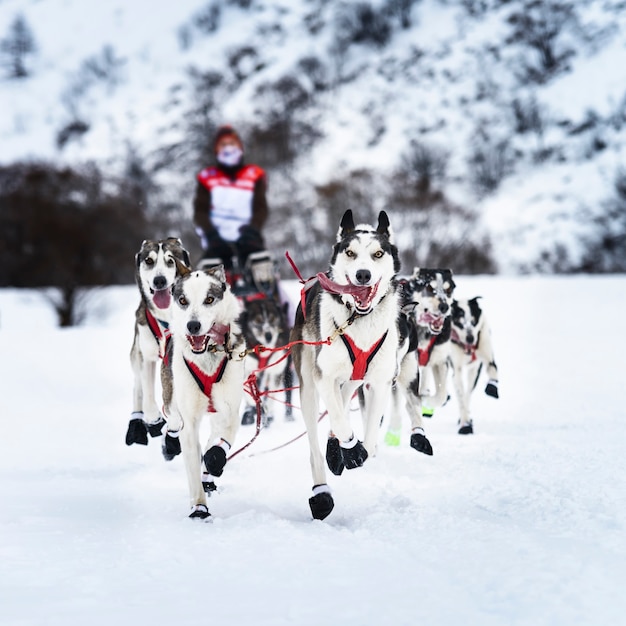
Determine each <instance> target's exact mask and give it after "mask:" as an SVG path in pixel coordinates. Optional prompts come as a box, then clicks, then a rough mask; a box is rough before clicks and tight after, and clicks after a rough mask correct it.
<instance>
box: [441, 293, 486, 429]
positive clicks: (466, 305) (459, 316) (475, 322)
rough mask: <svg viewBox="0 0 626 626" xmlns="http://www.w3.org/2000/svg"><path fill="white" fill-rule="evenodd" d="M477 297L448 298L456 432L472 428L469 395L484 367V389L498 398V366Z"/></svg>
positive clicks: (484, 316) (483, 313)
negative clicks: (449, 302)
mask: <svg viewBox="0 0 626 626" xmlns="http://www.w3.org/2000/svg"><path fill="white" fill-rule="evenodd" d="M479 297H480V296H478V297H476V298H471V299H470V300H467V299H463V300H461V299H459V300H454V301H453V302H452V331H451V333H452V338H451V348H450V362H451V364H452V369H453V372H454V388H455V390H456V395H457V399H458V402H459V411H460V414H461V415H460V417H459V426H460V427H459V434H461V435H469V434H471V433H473V432H474V425H473V422H472V419H471V417H470V407H469V405H470V396H471V394H472V391H474V389H475V388H476V385H477V383H478V377H479V376H480V372H481V370H482V368H483V365H485V366H486V367H487V378H488V381H487V386H486V387H485V393H486V394H487V395H488V396H491V397H493V398H498V367H497V366H496V361H495V357H494V355H493V347H492V344H491V329H490V328H489V323H488V321H487V317H486V315H485V312H484V311H483V309H482V308H481V306H480V304H479V302H478V300H479Z"/></svg>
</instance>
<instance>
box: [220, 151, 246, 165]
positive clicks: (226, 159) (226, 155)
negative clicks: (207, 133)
mask: <svg viewBox="0 0 626 626" xmlns="http://www.w3.org/2000/svg"><path fill="white" fill-rule="evenodd" d="M242 155H243V151H242V150H241V148H238V147H237V146H224V147H223V148H222V149H221V150H220V151H219V152H218V153H217V160H218V161H219V162H220V163H222V164H223V165H231V166H232V165H237V164H238V163H239V161H240V160H241V157H242Z"/></svg>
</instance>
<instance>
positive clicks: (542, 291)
mask: <svg viewBox="0 0 626 626" xmlns="http://www.w3.org/2000/svg"><path fill="white" fill-rule="evenodd" d="M456 282H457V285H458V287H457V295H458V296H460V297H462V296H473V295H478V294H480V295H482V296H483V305H484V307H485V309H486V310H487V311H488V313H489V316H490V320H491V325H492V331H493V339H494V348H495V351H496V359H497V361H498V366H499V369H500V374H501V385H500V392H501V398H500V399H499V400H494V399H493V398H489V397H487V396H486V395H485V394H483V393H482V388H483V387H484V383H485V381H482V383H479V388H478V390H477V392H476V393H475V395H474V397H473V404H472V407H473V414H474V424H475V430H476V434H475V435H473V436H468V437H461V436H459V435H457V434H456V412H455V406H456V405H455V402H454V401H451V402H450V403H449V405H448V406H446V407H444V408H443V409H441V410H440V411H438V412H437V413H436V415H435V417H434V418H433V419H432V420H430V421H428V422H427V424H426V428H427V434H428V436H429V438H430V440H431V442H432V444H433V447H434V456H433V457H426V456H424V455H420V454H418V453H417V452H415V451H414V450H412V449H410V448H409V447H408V433H407V432H405V433H404V435H403V441H402V443H401V446H400V447H399V448H388V447H386V446H385V445H384V444H383V443H382V436H381V441H380V446H379V451H378V455H377V457H375V458H372V459H369V460H368V461H367V462H366V464H365V466H364V467H363V468H362V469H358V470H353V471H349V472H344V475H342V476H341V477H334V476H329V483H330V485H331V487H332V489H333V493H334V497H335V502H336V506H335V510H334V511H333V513H332V514H331V515H330V517H329V518H327V519H326V520H325V521H323V522H319V521H313V520H311V517H310V511H309V509H308V503H307V499H308V497H309V495H310V488H311V477H310V471H309V461H308V446H307V443H306V439H305V438H302V439H300V440H298V441H297V442H296V443H294V444H292V445H289V446H287V447H285V448H282V449H280V450H277V451H274V452H271V453H267V454H259V453H260V452H263V451H266V450H268V449H270V448H272V447H274V446H276V445H277V444H280V443H282V442H285V441H287V440H289V439H291V438H292V437H293V436H295V435H297V434H299V433H300V432H302V430H303V426H302V423H301V420H300V418H299V417H298V419H297V421H296V422H295V423H286V422H283V421H282V419H278V420H277V421H276V422H275V423H274V424H273V425H272V426H271V428H269V429H267V430H263V431H262V432H261V434H260V435H259V437H258V439H257V440H256V441H255V442H254V443H253V444H252V445H251V446H250V447H249V448H248V449H247V450H246V451H244V452H242V453H241V454H240V455H239V456H238V457H236V458H235V459H233V460H232V461H231V462H230V463H229V464H228V465H227V467H226V470H225V472H224V476H223V477H222V479H221V483H220V484H221V491H220V493H218V494H216V495H215V496H213V497H211V499H210V501H209V506H210V510H211V513H212V522H211V523H202V522H194V521H191V520H189V519H187V514H188V508H187V507H188V500H187V486H186V480H185V476H184V469H183V464H182V460H181V459H180V458H177V459H175V460H174V461H172V462H171V463H166V462H165V461H164V460H163V459H162V457H161V453H160V449H159V440H158V439H152V440H151V441H150V444H149V445H148V446H147V447H140V446H132V447H127V446H126V445H125V443H124V434H125V431H126V424H127V420H128V419H129V416H130V409H131V388H132V377H131V373H130V365H129V361H128V353H129V350H130V343H131V338H132V324H133V319H134V317H133V316H134V308H135V306H136V293H135V291H136V290H135V288H134V287H131V286H128V287H115V288H106V289H103V290H101V291H100V292H99V293H98V294H97V300H96V301H95V302H93V303H92V309H91V310H92V314H91V315H90V316H88V318H87V321H86V323H85V325H84V326H81V327H78V328H72V329H65V330H59V329H57V328H56V327H55V325H54V317H53V316H52V314H51V311H50V309H49V308H48V305H47V304H46V302H45V301H44V300H43V298H42V297H41V295H40V294H38V293H37V292H33V291H22V290H16V289H4V290H0V356H1V358H0V379H1V380H2V389H3V394H2V397H3V407H2V412H1V417H0V420H1V421H0V423H1V424H2V440H3V446H2V447H3V451H2V455H1V456H0V497H1V499H2V502H3V506H2V507H1V508H0V581H1V582H0V623H1V624H3V625H5V624H6V625H7V626H18V625H19V626H29V625H35V624H37V625H39V624H47V625H49V626H55V625H57V624H58V625H61V624H62V625H63V626H71V625H73V624H81V625H82V624H87V623H88V624H92V625H96V626H97V625H100V624H107V625H109V624H111V623H114V622H117V623H121V624H134V623H137V624H173V623H175V624H191V623H196V622H204V621H207V620H208V621H210V622H211V623H218V624H224V625H227V624H256V625H265V624H267V625H270V624H271V625H273V626H274V625H280V624H298V625H309V624H310V625H319V624H321V623H341V624H361V625H368V624H371V625H377V626H378V625H380V624H383V623H384V624H394V625H404V624H415V623H424V624H429V625H448V624H450V625H452V624H455V625H456V624H459V623H466V624H481V625H487V626H489V625H501V624H507V625H526V624H528V625H530V624H532V625H533V626H541V625H555V624H577V625H581V624H603V625H610V624H620V623H623V615H624V611H625V610H626V599H625V597H624V594H623V580H624V577H625V575H626V565H625V563H626V561H625V559H624V556H626V554H625V553H626V533H625V532H624V519H625V512H626V484H625V482H626V481H625V476H626V460H625V459H626V455H624V451H623V442H624V441H625V440H626V421H625V420H624V412H623V408H622V407H621V401H622V399H623V394H622V393H621V391H620V389H621V388H622V385H623V373H624V372H623V355H624V353H625V352H626V335H624V333H620V332H619V330H617V329H619V328H620V327H621V326H620V324H621V321H622V319H621V318H622V317H623V310H624V295H623V294H624V293H626V276H607V277H587V276H571V277H558V278H557V277H481V276H478V277H464V276H458V277H456ZM285 286H286V287H287V288H288V290H289V292H290V293H291V294H292V295H293V296H294V298H295V297H297V291H298V285H297V283H288V282H285ZM358 422H359V420H358V419H357V416H356V415H355V416H354V423H355V428H356V429H357V430H358V428H359V424H358ZM405 427H406V429H408V424H405ZM320 428H321V430H322V431H323V432H325V431H326V429H327V428H328V425H327V423H325V421H322V423H321V425H320ZM251 436H252V430H251V427H242V428H241V430H240V435H239V438H238V441H237V443H236V445H235V447H239V446H241V445H243V444H245V443H246V442H247V441H248V440H249V438H250V437H251Z"/></svg>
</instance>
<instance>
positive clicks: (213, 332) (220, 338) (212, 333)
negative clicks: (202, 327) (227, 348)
mask: <svg viewBox="0 0 626 626" xmlns="http://www.w3.org/2000/svg"><path fill="white" fill-rule="evenodd" d="M229 330H230V326H229V325H228V324H220V323H219V322H214V323H213V325H212V326H211V328H209V333H208V335H209V337H210V338H211V339H212V340H213V341H214V342H215V343H216V345H218V346H223V345H224V343H226V334H227V333H228V331H229Z"/></svg>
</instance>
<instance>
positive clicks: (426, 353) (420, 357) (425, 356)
mask: <svg viewBox="0 0 626 626" xmlns="http://www.w3.org/2000/svg"><path fill="white" fill-rule="evenodd" d="M435 341H437V335H433V336H432V337H431V339H430V341H429V342H428V345H427V346H426V348H424V349H423V350H420V349H419V348H418V349H417V361H418V363H419V364H420V365H421V366H422V367H426V366H427V365H428V361H430V355H431V354H432V353H433V348H434V347H435Z"/></svg>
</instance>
